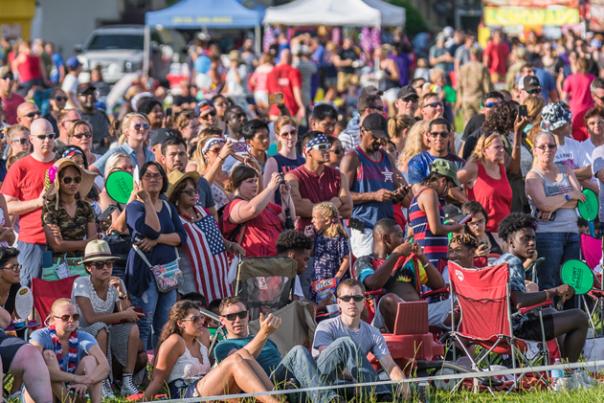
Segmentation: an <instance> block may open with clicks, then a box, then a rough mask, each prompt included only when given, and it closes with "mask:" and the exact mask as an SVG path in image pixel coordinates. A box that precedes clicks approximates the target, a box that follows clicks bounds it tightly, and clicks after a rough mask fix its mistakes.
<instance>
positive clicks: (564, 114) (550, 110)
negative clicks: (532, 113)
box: [541, 102, 572, 131]
mask: <svg viewBox="0 0 604 403" xmlns="http://www.w3.org/2000/svg"><path fill="white" fill-rule="evenodd" d="M571 120H572V114H571V112H570V109H569V108H568V106H567V105H566V104H565V103H564V102H556V103H553V104H547V105H545V106H544V107H543V109H542V110H541V129H542V130H545V131H552V130H556V129H559V128H561V127H563V126H564V125H567V124H569V123H570V122H571Z"/></svg>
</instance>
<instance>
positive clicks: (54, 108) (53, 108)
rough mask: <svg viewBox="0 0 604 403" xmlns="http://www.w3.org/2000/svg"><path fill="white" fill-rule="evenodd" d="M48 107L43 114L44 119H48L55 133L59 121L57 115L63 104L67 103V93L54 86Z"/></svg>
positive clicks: (57, 130)
mask: <svg viewBox="0 0 604 403" xmlns="http://www.w3.org/2000/svg"><path fill="white" fill-rule="evenodd" d="M49 103H50V109H49V111H48V113H46V115H44V116H43V117H44V119H46V120H48V121H49V122H50V124H51V125H52V127H53V128H54V130H55V133H58V132H59V126H58V125H57V123H58V121H59V116H60V115H61V112H62V111H63V109H65V106H66V105H67V95H66V94H65V91H63V90H62V89H61V88H58V87H57V88H55V89H54V90H53V91H52V94H51V95H50V101H49Z"/></svg>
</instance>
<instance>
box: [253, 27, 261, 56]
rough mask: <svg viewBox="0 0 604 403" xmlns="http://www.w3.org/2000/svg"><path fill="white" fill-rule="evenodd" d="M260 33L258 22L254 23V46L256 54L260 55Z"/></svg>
mask: <svg viewBox="0 0 604 403" xmlns="http://www.w3.org/2000/svg"><path fill="white" fill-rule="evenodd" d="M260 35H261V31H260V24H256V27H255V28H254V36H255V38H254V47H255V48H256V49H255V50H256V54H257V55H260V54H261V53H262V38H261V37H260Z"/></svg>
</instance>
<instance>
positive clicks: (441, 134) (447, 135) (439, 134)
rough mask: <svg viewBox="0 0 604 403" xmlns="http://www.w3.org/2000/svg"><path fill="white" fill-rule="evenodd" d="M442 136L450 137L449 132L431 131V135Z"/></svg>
mask: <svg viewBox="0 0 604 403" xmlns="http://www.w3.org/2000/svg"><path fill="white" fill-rule="evenodd" d="M439 136H440V137H442V138H447V137H449V132H430V137H435V138H436V137H439Z"/></svg>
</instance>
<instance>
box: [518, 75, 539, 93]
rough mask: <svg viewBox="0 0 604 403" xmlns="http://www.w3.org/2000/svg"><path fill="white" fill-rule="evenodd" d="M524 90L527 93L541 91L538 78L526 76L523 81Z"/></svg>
mask: <svg viewBox="0 0 604 403" xmlns="http://www.w3.org/2000/svg"><path fill="white" fill-rule="evenodd" d="M522 89H523V90H525V91H527V92H529V91H534V90H538V91H541V83H540V82H539V79H538V78H537V77H536V76H526V77H524V78H523V79H522Z"/></svg>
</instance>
